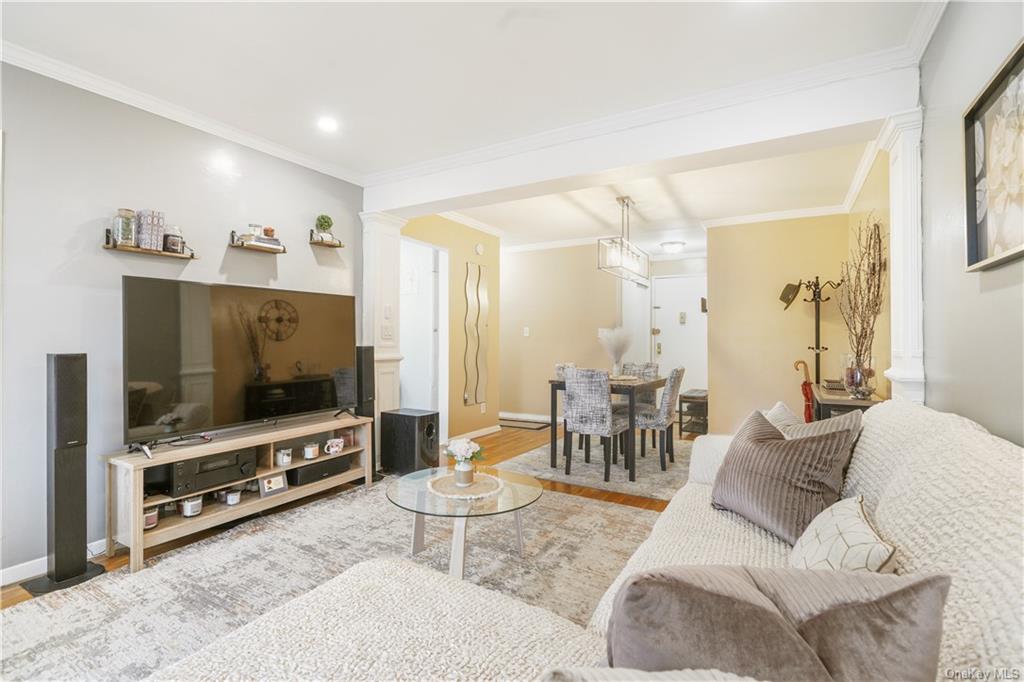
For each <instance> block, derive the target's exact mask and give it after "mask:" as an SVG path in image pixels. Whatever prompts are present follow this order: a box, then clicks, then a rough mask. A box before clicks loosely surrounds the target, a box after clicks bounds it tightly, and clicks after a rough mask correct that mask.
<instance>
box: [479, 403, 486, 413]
mask: <svg viewBox="0 0 1024 682" xmlns="http://www.w3.org/2000/svg"><path fill="white" fill-rule="evenodd" d="M480 414H487V403H480Z"/></svg>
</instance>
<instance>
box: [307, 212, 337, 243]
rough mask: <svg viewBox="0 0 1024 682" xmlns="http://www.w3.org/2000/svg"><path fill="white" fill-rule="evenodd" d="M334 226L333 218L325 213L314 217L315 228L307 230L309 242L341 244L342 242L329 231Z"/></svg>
mask: <svg viewBox="0 0 1024 682" xmlns="http://www.w3.org/2000/svg"><path fill="white" fill-rule="evenodd" d="M332 227H334V220H332V219H331V216H329V215H327V214H326V213H321V214H320V215H318V216H317V217H316V229H315V230H310V231H309V243H310V244H323V245H325V246H343V244H342V243H341V242H340V241H339V240H338V239H337V238H336V237H335V236H334V235H333V234H332V233H331V228H332Z"/></svg>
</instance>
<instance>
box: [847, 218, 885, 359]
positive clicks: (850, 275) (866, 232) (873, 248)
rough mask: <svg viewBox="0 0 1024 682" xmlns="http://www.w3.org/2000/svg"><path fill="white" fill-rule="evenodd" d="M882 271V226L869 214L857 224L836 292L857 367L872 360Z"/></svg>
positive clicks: (880, 297)
mask: <svg viewBox="0 0 1024 682" xmlns="http://www.w3.org/2000/svg"><path fill="white" fill-rule="evenodd" d="M885 270H886V262H885V244H884V242H883V240H882V225H881V224H880V223H879V222H878V221H877V220H875V219H874V218H873V216H871V215H868V217H867V224H866V225H864V224H862V225H860V226H858V227H857V243H856V244H855V245H854V247H853V248H852V249H851V250H850V260H848V261H846V262H844V263H843V265H842V274H843V287H842V288H841V289H840V291H839V312H840V313H841V314H842V316H843V320H844V321H845V322H846V329H847V332H848V334H849V338H850V353H851V354H852V355H853V357H854V359H855V361H856V362H857V365H858V366H860V367H865V366H867V363H869V362H870V361H871V346H872V344H874V341H875V321H876V320H877V319H878V315H879V313H881V312H882V302H883V301H884V298H885Z"/></svg>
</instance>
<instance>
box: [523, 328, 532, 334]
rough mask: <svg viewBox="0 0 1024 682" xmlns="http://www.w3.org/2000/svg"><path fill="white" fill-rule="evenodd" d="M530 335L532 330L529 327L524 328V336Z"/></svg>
mask: <svg viewBox="0 0 1024 682" xmlns="http://www.w3.org/2000/svg"><path fill="white" fill-rule="evenodd" d="M529 335H530V328H529V327H523V336H529Z"/></svg>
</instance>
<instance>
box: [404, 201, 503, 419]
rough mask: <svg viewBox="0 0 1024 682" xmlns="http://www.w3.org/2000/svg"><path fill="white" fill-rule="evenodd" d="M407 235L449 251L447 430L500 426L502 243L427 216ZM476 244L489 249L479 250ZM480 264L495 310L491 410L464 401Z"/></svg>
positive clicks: (406, 229)
mask: <svg viewBox="0 0 1024 682" xmlns="http://www.w3.org/2000/svg"><path fill="white" fill-rule="evenodd" d="M402 236H404V237H411V238H412V239H418V240H419V241H421V242H426V243H428V244H433V245H435V246H440V247H442V248H444V249H447V250H448V268H449V282H448V311H449V319H448V339H449V340H448V434H449V436H450V437H452V438H454V437H456V436H459V435H462V434H464V433H470V432H472V431H478V430H480V429H486V428H489V427H494V426H497V425H498V405H499V396H500V391H501V383H502V371H501V366H500V358H501V355H502V353H501V346H500V343H501V341H500V338H499V333H500V331H499V330H500V329H501V325H500V324H499V314H498V313H499V309H501V308H503V307H504V301H502V296H501V295H500V292H501V289H502V288H501V285H500V282H501V270H502V268H501V267H500V265H499V260H500V252H499V249H500V243H499V240H498V238H497V237H495V236H494V235H491V234H487V233H486V232H481V231H479V230H474V229H473V228H470V227H466V226H465V225H462V224H461V223H457V222H454V221H452V220H448V219H447V218H442V217H441V216H436V215H432V216H425V217H423V218H416V219H414V220H410V221H409V222H408V223H406V225H405V227H403V228H402ZM477 244H482V245H483V247H484V253H483V255H482V256H479V255H477V254H476V251H475V248H476V245H477ZM467 263H479V264H481V265H485V266H486V267H487V279H488V283H489V286H488V295H489V300H490V314H489V316H488V329H487V366H488V369H489V371H488V375H489V376H488V382H487V402H486V404H485V405H484V408H485V409H486V412H483V413H482V412H481V406H480V405H465V404H463V400H462V393H463V389H464V388H465V385H466V370H465V366H464V364H463V355H464V354H465V352H466V332H465V327H464V323H465V316H466V292H465V289H466V286H465V285H466V264H467Z"/></svg>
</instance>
